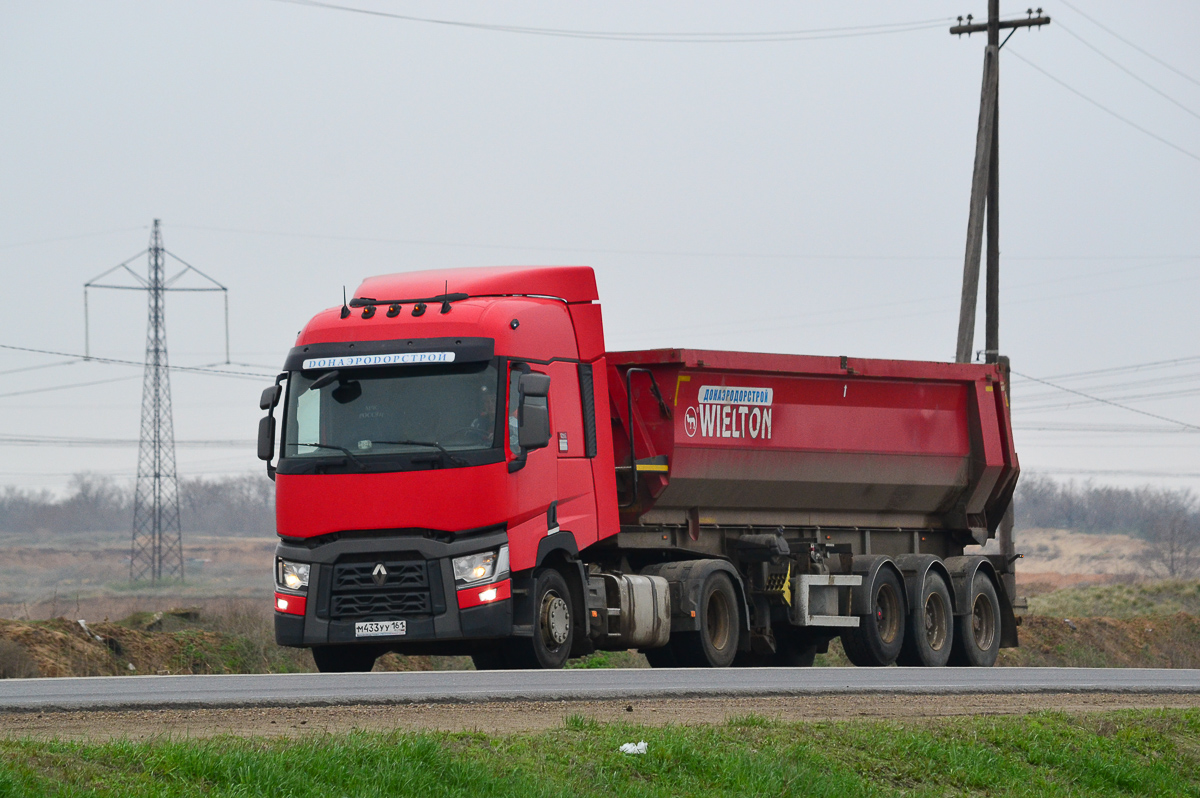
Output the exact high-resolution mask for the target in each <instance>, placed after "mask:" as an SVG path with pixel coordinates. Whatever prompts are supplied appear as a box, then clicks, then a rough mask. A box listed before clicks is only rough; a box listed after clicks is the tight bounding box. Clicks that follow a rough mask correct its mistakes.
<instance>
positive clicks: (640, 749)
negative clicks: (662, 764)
mask: <svg viewBox="0 0 1200 798" xmlns="http://www.w3.org/2000/svg"><path fill="white" fill-rule="evenodd" d="M621 753H622V754H644V753H646V741H645V740H642V741H641V742H639V743H625V744H624V745H622V746H621Z"/></svg>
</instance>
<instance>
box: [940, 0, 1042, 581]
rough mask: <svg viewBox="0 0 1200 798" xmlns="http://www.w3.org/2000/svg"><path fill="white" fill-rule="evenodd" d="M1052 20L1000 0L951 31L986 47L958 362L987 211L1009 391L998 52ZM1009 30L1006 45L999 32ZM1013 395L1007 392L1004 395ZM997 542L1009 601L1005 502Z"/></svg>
mask: <svg viewBox="0 0 1200 798" xmlns="http://www.w3.org/2000/svg"><path fill="white" fill-rule="evenodd" d="M1049 24H1050V17H1047V16H1044V15H1043V14H1042V9H1040V8H1039V9H1038V10H1037V16H1034V10H1033V9H1032V8H1031V9H1029V10H1028V11H1026V15H1025V19H1013V20H1007V21H1001V20H1000V0H988V19H987V22H986V23H976V22H975V21H974V18H973V17H971V16H970V15H969V14H968V15H967V24H965V25H964V24H963V18H962V17H959V18H958V24H957V25H955V26H954V27H952V28H950V32H951V33H953V34H955V35H957V36H962V34H964V33H965V34H967V35H968V36H970V35H971V34H972V33H985V32H986V33H987V48H986V49H985V50H984V54H983V90H982V92H981V95H980V98H979V128H978V131H977V132H976V135H975V169H974V172H973V173H972V175H971V206H970V212H969V214H968V216H967V252H966V257H965V258H964V259H963V289H962V304H961V306H960V307H959V313H958V347H957V350H956V352H955V356H954V360H955V362H956V363H970V362H971V354H972V352H971V350H972V349H974V347H975V308H976V306H977V305H978V304H979V257H980V253H979V250H980V244H981V243H982V238H983V228H984V211H985V209H986V211H987V273H986V278H985V293H986V296H985V300H984V313H985V314H986V315H985V316H984V330H985V333H984V351H983V354H984V359H985V361H986V362H988V363H999V364H1000V367H1001V369H1002V370H1003V373H1004V387H1005V389H1006V391H1007V388H1008V385H1009V381H1008V358H1006V357H1004V358H1002V357H1001V356H1000V48H1001V47H1003V46H1004V45H1005V43H1007V42H1008V39H1009V37H1011V36H1012V35H1013V34H1014V33H1016V31H1017V28H1031V27H1039V28H1040V27H1041V26H1042V25H1049ZM1001 30H1008V31H1009V34H1008V36H1007V37H1005V39H1004V41H1003V42H1002V41H1000V31H1001ZM1008 395H1009V396H1010V397H1011V395H1012V394H1011V391H1008ZM996 538H997V543H998V544H999V545H1000V554H1001V555H1002V556H1003V557H1004V559H1005V563H1006V564H1005V567H1004V572H1003V574H1002V577H1001V578H1002V580H1003V583H1004V589H1005V591H1006V592H1007V593H1008V595H1009V597H1010V599H1013V600H1015V598H1016V595H1017V576H1016V572H1015V571H1014V570H1013V564H1014V563H1015V562H1016V559H1017V555H1016V540H1015V538H1014V536H1013V507H1012V503H1011V502H1010V503H1009V506H1008V510H1007V511H1006V512H1005V514H1004V518H1002V519H1001V520H1000V523H999V525H998V526H997V535H996Z"/></svg>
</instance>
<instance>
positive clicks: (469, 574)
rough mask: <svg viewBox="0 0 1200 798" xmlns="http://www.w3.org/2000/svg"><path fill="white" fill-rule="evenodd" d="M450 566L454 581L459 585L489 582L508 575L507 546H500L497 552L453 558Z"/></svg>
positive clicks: (482, 552) (483, 552)
mask: <svg viewBox="0 0 1200 798" xmlns="http://www.w3.org/2000/svg"><path fill="white" fill-rule="evenodd" d="M451 565H452V566H453V569H454V581H455V582H458V583H459V584H464V585H472V584H475V583H476V582H490V581H493V580H495V579H497V578H499V577H501V576H503V575H505V574H507V573H508V546H501V547H500V550H499V551H481V552H480V553H478V554H468V555H467V556H465V557H455V558H454V560H453V561H452V563H451Z"/></svg>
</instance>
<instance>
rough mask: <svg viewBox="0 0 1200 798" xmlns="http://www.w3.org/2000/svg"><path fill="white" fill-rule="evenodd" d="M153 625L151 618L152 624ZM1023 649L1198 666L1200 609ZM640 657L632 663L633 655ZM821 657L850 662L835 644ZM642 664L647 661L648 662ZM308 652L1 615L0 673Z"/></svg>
mask: <svg viewBox="0 0 1200 798" xmlns="http://www.w3.org/2000/svg"><path fill="white" fill-rule="evenodd" d="M151 625H153V624H151ZM1020 636H1021V647H1020V648H1016V649H1004V650H1002V651H1001V652H1000V661H999V663H998V664H999V665H1001V666H1045V667H1050V666H1060V667H1128V668H1134V667H1136V668H1198V667H1200V616H1196V615H1191V614H1188V613H1183V612H1180V613H1176V614H1174V615H1158V616H1146V617H1136V618H1126V619H1117V618H1086V617H1079V618H1061V617H1042V616H1029V617H1026V618H1025V619H1024V623H1023V625H1022V626H1021V630H1020ZM596 657H597V658H603V659H604V660H605V661H604V662H599V661H596V662H589V661H587V660H584V661H582V662H579V663H576V664H579V665H590V666H591V667H612V666H614V665H616V666H625V667H629V666H633V665H637V664H643V663H642V662H641V659H642V658H641V655H637V654H633V653H630V654H629V655H625V656H617V655H613V654H599V655H596ZM635 659H636V660H638V661H637V662H634V660H635ZM818 663H819V664H822V665H846V664H848V663H847V662H846V661H845V658H844V655H842V654H841V649H840V645H839V644H837V643H836V642H835V643H834V645H833V646H831V648H830V652H829V654H828V655H826V656H823V657H821V658H820V659H819V660H818ZM643 666H644V664H643ZM470 667H471V665H470V660H469V659H468V658H467V657H403V656H399V655H396V654H389V655H387V656H385V657H383V658H381V659H380V661H379V663H378V664H377V665H376V670H385V671H412V670H444V669H462V668H470ZM313 669H314V668H313V663H312V659H311V657H310V656H309V654H308V652H307V651H303V650H297V649H285V648H280V647H278V646H276V645H275V644H274V641H273V640H271V639H270V638H269V637H266V636H265V635H261V634H256V635H246V634H236V633H231V632H226V631H214V630H212V629H206V628H197V627H195V626H190V627H185V628H180V629H175V630H171V631H163V630H146V629H139V628H131V627H130V625H129V621H128V620H127V621H124V622H122V623H107V622H105V623H94V624H88V625H87V627H86V628H85V627H84V626H82V625H80V624H79V623H78V622H76V621H70V620H66V619H62V618H60V619H56V620H51V621H34V622H22V621H5V620H0V676H9V677H22V676H115V675H127V674H135V673H136V674H203V673H288V672H296V671H311V670H313Z"/></svg>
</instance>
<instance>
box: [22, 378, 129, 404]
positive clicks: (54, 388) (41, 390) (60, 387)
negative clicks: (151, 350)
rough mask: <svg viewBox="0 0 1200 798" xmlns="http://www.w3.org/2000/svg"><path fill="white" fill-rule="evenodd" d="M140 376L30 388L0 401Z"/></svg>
mask: <svg viewBox="0 0 1200 798" xmlns="http://www.w3.org/2000/svg"><path fill="white" fill-rule="evenodd" d="M140 378H141V375H140V374H129V375H127V376H125V377H113V378H111V379H107V380H92V381H90V382H73V383H71V384H70V385H52V386H50V387H49V388H30V389H28V390H25V391H12V392H11V393H0V399H3V398H6V397H9V396H27V395H29V394H31V393H47V392H49V391H65V390H67V389H68V388H86V387H88V386H89V385H105V384H107V383H110V382H122V381H124V380H136V379H140Z"/></svg>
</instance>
